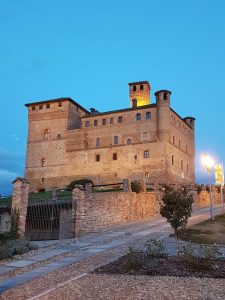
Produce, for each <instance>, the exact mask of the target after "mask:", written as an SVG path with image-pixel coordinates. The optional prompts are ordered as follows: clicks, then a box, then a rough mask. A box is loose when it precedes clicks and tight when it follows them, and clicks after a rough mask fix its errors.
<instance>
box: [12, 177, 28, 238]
mask: <svg viewBox="0 0 225 300" xmlns="http://www.w3.org/2000/svg"><path fill="white" fill-rule="evenodd" d="M12 183H13V197H12V208H11V228H12V230H13V229H15V223H17V224H18V229H17V234H18V237H19V238H20V239H23V238H24V237H25V226H26V216H27V205H28V197H29V182H28V181H27V179H26V178H21V177H17V178H16V179H15V180H14V181H13V182H12ZM13 227H14V228H13Z"/></svg>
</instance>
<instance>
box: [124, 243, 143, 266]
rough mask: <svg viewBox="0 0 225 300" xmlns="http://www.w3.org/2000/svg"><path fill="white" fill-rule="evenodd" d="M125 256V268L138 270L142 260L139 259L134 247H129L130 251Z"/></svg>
mask: <svg viewBox="0 0 225 300" xmlns="http://www.w3.org/2000/svg"><path fill="white" fill-rule="evenodd" d="M124 258H125V260H124V268H125V269H126V270H127V271H132V270H137V269H139V268H140V267H141V262H140V261H139V259H138V254H137V252H136V251H135V250H134V249H133V248H132V247H129V249H128V253H127V255H126V256H125V257H124Z"/></svg>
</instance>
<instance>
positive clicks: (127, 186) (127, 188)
mask: <svg viewBox="0 0 225 300" xmlns="http://www.w3.org/2000/svg"><path fill="white" fill-rule="evenodd" d="M123 191H124V192H132V190H131V181H130V179H124V180H123Z"/></svg>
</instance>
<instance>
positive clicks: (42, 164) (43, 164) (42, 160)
mask: <svg viewBox="0 0 225 300" xmlns="http://www.w3.org/2000/svg"><path fill="white" fill-rule="evenodd" d="M41 166H42V167H44V166H45V158H42V159H41Z"/></svg>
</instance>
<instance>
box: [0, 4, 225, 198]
mask: <svg viewBox="0 0 225 300" xmlns="http://www.w3.org/2000/svg"><path fill="white" fill-rule="evenodd" d="M224 16H225V1H224V0H210V1H209V0H154V1H153V0H145V1H142V0H139V1H137V0H135V1H133V0H113V1H105V0H101V1H100V0H95V1H93V0H89V1H88V0H87V1H77V0H19V1H18V0H0V36H1V41H0V87H1V88H0V91H1V118H0V122H1V143H0V193H1V194H2V195H7V194H11V192H12V191H11V188H12V185H11V182H12V180H13V179H14V178H15V177H16V176H24V169H25V156H26V141H27V110H26V107H24V104H25V103H28V102H35V101H38V100H47V99H53V98H59V97H64V96H66V97H71V98H73V99H74V100H75V101H77V102H78V103H80V104H81V105H82V106H84V107H85V108H87V109H89V108H90V107H94V108H96V109H97V110H99V111H101V112H103V111H107V110H114V109H120V108H127V107H129V94H128V82H132V81H139V80H148V81H149V82H150V84H151V87H152V90H151V103H154V102H155V97H154V92H155V91H157V90H159V89H168V90H170V91H172V96H171V106H172V107H173V109H174V110H175V111H176V112H177V113H179V114H180V115H181V116H182V117H185V116H189V115H190V116H193V117H195V118H196V181H197V182H204V180H205V170H204V168H203V167H202V166H201V164H200V163H199V160H200V155H201V153H204V152H208V153H209V154H211V155H212V156H213V157H214V159H215V161H216V162H225V151H224V149H225V134H224V127H225V126H224V114H225V104H224V102H225V84H224V83H225V82H224V81H225V76H224V74H225V17H224Z"/></svg>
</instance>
